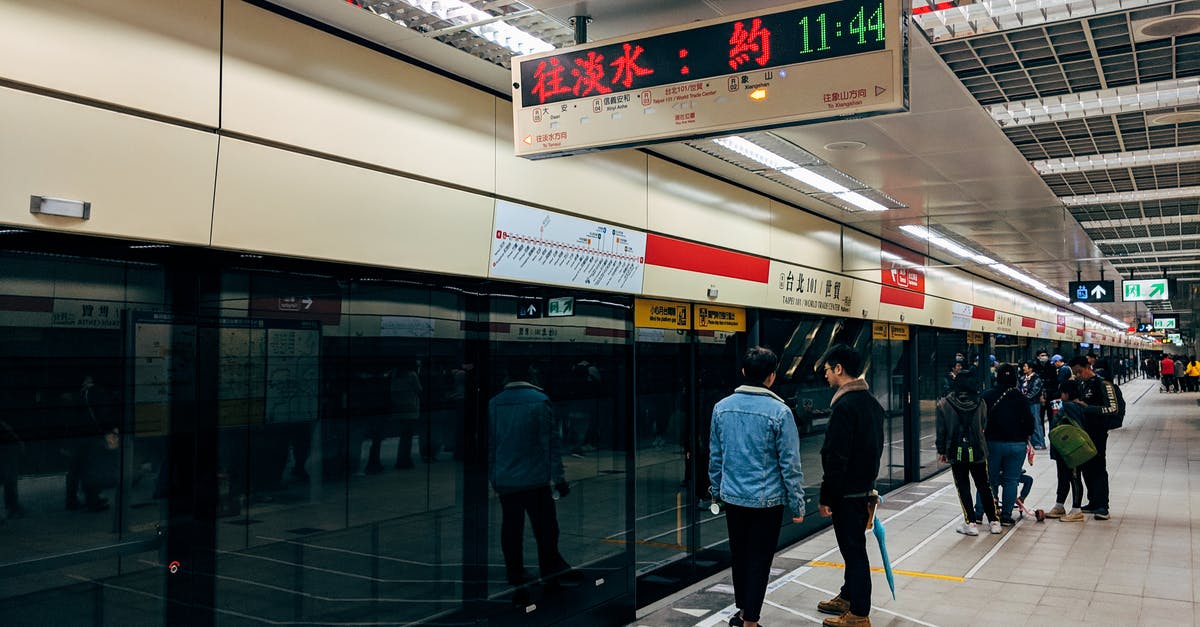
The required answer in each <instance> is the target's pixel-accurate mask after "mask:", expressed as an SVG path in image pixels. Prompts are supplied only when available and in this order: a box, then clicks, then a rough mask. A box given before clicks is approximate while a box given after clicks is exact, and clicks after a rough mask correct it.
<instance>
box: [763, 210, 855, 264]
mask: <svg viewBox="0 0 1200 627" xmlns="http://www.w3.org/2000/svg"><path fill="white" fill-rule="evenodd" d="M770 207H771V245H770V250H769V255H770V256H771V257H772V258H774V259H779V260H781V261H790V262H793V263H798V264H801V265H805V266H808V267H810V268H819V269H823V270H838V269H839V268H840V266H841V263H842V227H841V225H840V224H837V223H836V222H833V221H830V220H826V219H825V218H822V217H820V216H815V215H813V214H811V213H808V212H806V211H801V210H799V209H796V208H795V207H792V206H790V205H785V204H783V203H781V202H778V201H774V200H772V201H770Z"/></svg>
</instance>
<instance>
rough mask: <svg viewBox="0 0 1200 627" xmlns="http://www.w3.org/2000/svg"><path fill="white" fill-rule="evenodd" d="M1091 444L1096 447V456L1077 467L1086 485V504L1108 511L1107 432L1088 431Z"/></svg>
mask: <svg viewBox="0 0 1200 627" xmlns="http://www.w3.org/2000/svg"><path fill="white" fill-rule="evenodd" d="M1088 435H1090V436H1091V437H1092V443H1093V444H1095V445H1096V456H1095V457H1093V458H1091V459H1089V460H1088V461H1086V462H1084V463H1083V464H1082V465H1081V466H1080V467H1079V474H1080V475H1082V476H1083V482H1084V483H1085V484H1087V491H1088V504H1090V505H1091V506H1092V507H1096V508H1100V509H1108V461H1107V460H1106V459H1105V455H1104V453H1105V451H1106V450H1107V449H1108V432H1107V431H1095V432H1093V431H1088Z"/></svg>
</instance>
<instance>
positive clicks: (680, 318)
mask: <svg viewBox="0 0 1200 627" xmlns="http://www.w3.org/2000/svg"><path fill="white" fill-rule="evenodd" d="M691 313H692V305H691V303H682V302H677V301H671V300H651V299H649V298H635V299H634V301H633V316H634V320H635V324H636V325H637V327H638V328H639V329H675V330H678V331H687V330H689V329H691V328H692V322H691V320H692V317H691Z"/></svg>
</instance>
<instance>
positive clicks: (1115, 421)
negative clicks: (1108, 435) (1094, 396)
mask: <svg viewBox="0 0 1200 627" xmlns="http://www.w3.org/2000/svg"><path fill="white" fill-rule="evenodd" d="M1104 393H1105V394H1108V395H1109V397H1110V398H1116V399H1117V413H1115V414H1110V415H1109V416H1108V417H1107V420H1106V422H1105V424H1104V427H1105V428H1106V429H1109V430H1112V429H1120V428H1121V425H1122V424H1123V423H1124V422H1125V395H1123V394H1121V388H1119V387H1117V386H1116V385H1114V384H1113V383H1112V382H1111V381H1107V380H1105V381H1104Z"/></svg>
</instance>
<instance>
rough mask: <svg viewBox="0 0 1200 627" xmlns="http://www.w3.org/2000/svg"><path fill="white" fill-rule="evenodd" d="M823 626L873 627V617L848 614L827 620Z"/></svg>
mask: <svg viewBox="0 0 1200 627" xmlns="http://www.w3.org/2000/svg"><path fill="white" fill-rule="evenodd" d="M821 624H822V625H824V626H825V627H871V617H869V616H859V615H858V614H855V613H853V612H846V613H845V614H842V615H841V616H837V617H834V618H826V619H825V621H824V622H822V623H821Z"/></svg>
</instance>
